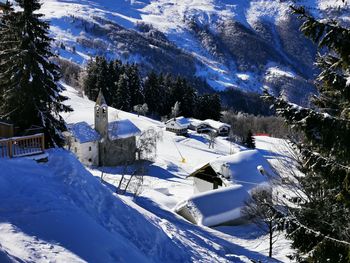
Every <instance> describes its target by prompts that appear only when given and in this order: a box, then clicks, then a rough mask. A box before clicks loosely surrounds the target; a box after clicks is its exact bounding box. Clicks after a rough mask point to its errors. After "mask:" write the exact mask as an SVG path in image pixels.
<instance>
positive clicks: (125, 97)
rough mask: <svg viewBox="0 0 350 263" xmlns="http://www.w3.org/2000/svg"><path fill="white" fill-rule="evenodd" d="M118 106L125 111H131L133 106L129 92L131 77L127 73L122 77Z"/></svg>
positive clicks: (120, 79) (119, 82)
mask: <svg viewBox="0 0 350 263" xmlns="http://www.w3.org/2000/svg"><path fill="white" fill-rule="evenodd" d="M115 103H116V106H117V108H118V109H120V110H123V111H131V109H132V105H131V103H130V91H129V77H128V76H127V75H126V73H124V74H122V75H120V77H119V81H118V85H117V94H116V102H115Z"/></svg>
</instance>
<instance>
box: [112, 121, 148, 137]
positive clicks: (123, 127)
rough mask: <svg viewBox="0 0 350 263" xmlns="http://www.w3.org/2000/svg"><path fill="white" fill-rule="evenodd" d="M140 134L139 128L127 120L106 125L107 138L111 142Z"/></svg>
mask: <svg viewBox="0 0 350 263" xmlns="http://www.w3.org/2000/svg"><path fill="white" fill-rule="evenodd" d="M140 134H141V131H140V130H139V128H137V127H136V126H135V125H134V124H133V123H132V122H131V121H130V120H128V119H125V120H117V121H114V122H110V123H108V136H109V138H110V139H111V140H116V139H125V138H129V137H132V136H138V135H140Z"/></svg>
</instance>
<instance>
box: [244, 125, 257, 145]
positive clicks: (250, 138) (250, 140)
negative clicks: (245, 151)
mask: <svg viewBox="0 0 350 263" xmlns="http://www.w3.org/2000/svg"><path fill="white" fill-rule="evenodd" d="M244 145H245V146H246V147H248V148H250V149H255V139H254V137H253V133H252V131H251V130H249V131H248V134H247V137H246V138H245V140H244Z"/></svg>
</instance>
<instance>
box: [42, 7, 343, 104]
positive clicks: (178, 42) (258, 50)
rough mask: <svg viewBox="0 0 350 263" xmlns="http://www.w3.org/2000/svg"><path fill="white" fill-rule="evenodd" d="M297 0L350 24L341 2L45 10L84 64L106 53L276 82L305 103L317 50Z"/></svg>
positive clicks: (213, 81) (215, 80) (218, 81)
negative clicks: (296, 11)
mask: <svg viewBox="0 0 350 263" xmlns="http://www.w3.org/2000/svg"><path fill="white" fill-rule="evenodd" d="M292 4H298V5H305V6H307V7H308V8H309V9H310V10H311V11H312V12H313V13H314V14H315V15H317V16H330V15H333V16H338V17H342V18H343V20H344V21H349V7H348V6H344V4H342V1H340V0H335V1H330V0H286V1H280V0H269V1H267V0H249V1H246V0H175V1H169V0H113V1H108V0H89V1H87V0H82V1H77V0H69V1H63V0H45V1H43V6H42V10H41V12H43V13H44V14H45V15H46V18H47V19H50V20H51V24H52V26H51V30H52V33H53V36H54V37H55V39H56V49H57V52H58V53H59V54H60V56H62V57H64V58H67V59H72V60H74V61H76V62H78V63H84V61H86V60H87V59H89V57H91V56H94V55H96V54H104V55H107V56H109V57H117V58H120V59H122V60H124V61H135V62H138V63H140V64H142V65H143V67H142V68H143V69H144V70H149V69H155V70H157V71H166V72H172V73H174V74H182V75H186V76H188V77H193V76H199V77H203V78H204V79H206V80H207V81H208V83H209V84H210V85H211V86H212V87H214V88H215V89H219V90H222V89H225V88H227V87H236V88H240V89H243V90H248V91H261V89H262V88H263V86H268V87H270V88H272V89H273V90H274V91H276V92H277V93H283V94H285V95H286V96H287V97H289V98H290V99H291V100H293V101H294V102H298V103H302V102H303V100H305V97H307V95H308V94H309V92H311V91H312V90H313V89H312V87H311V86H310V84H309V83H308V82H307V80H308V79H309V78H311V77H312V76H313V74H314V73H315V70H314V68H313V62H314V56H315V48H314V46H313V45H312V44H311V42H310V41H308V40H307V39H306V38H305V37H304V36H303V35H302V34H301V33H300V32H299V30H298V27H299V25H300V21H298V20H297V19H296V17H295V16H293V15H291V12H290V9H289V6H290V5H292ZM339 6H340V7H341V8H338V7H339ZM274 68H278V70H279V71H282V72H287V74H282V75H276V74H271V71H273V69H274ZM289 73H292V74H289ZM277 87H278V88H277Z"/></svg>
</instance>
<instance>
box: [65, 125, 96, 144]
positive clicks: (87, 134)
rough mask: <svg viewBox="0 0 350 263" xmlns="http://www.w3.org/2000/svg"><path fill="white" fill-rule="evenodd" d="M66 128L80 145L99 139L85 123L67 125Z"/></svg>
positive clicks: (93, 130)
mask: <svg viewBox="0 0 350 263" xmlns="http://www.w3.org/2000/svg"><path fill="white" fill-rule="evenodd" d="M67 126H68V130H69V131H70V132H71V133H72V135H73V137H74V138H75V139H77V140H78V141H79V142H80V143H86V142H94V141H98V140H99V139H100V138H101V136H100V134H99V133H98V132H97V131H96V130H95V129H93V128H91V126H90V125H89V124H87V123H86V122H85V121H83V122H78V123H74V124H68V125H67Z"/></svg>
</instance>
